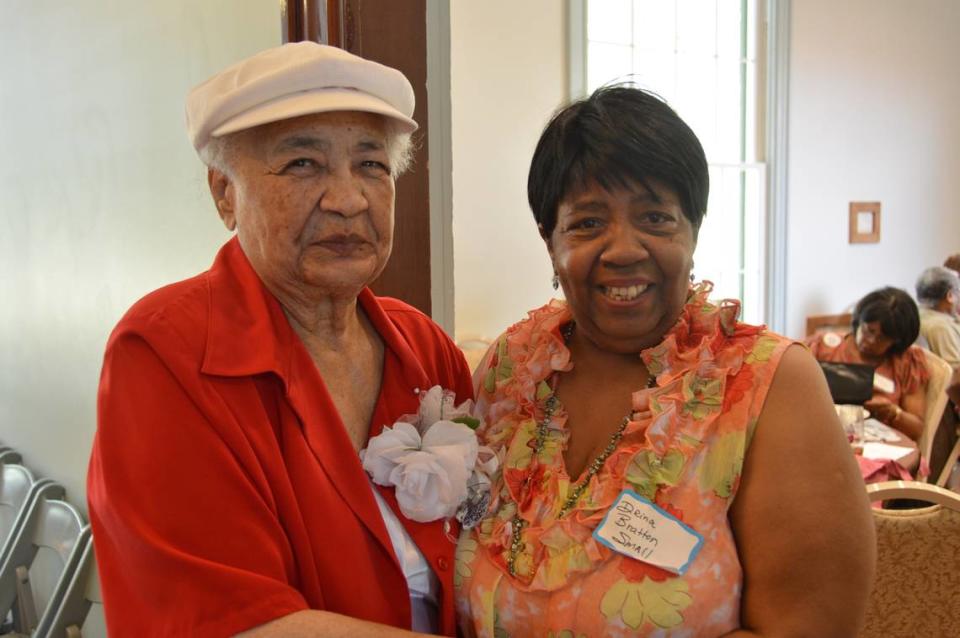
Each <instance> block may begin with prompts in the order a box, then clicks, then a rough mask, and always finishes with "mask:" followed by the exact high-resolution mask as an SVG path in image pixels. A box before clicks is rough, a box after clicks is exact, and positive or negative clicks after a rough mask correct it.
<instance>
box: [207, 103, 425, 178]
mask: <svg viewBox="0 0 960 638" xmlns="http://www.w3.org/2000/svg"><path fill="white" fill-rule="evenodd" d="M384 121H385V122H386V135H387V142H386V144H387V149H386V150H387V157H389V158H390V174H391V175H392V176H393V178H394V179H397V178H398V177H400V176H401V175H403V174H404V173H405V172H407V169H409V168H410V165H411V164H412V163H413V152H414V147H413V141H412V139H411V137H410V133H405V132H403V131H402V130H401V129H400V126H399V125H398V124H396V123H394V121H393V120H390V119H386V118H385V119H384ZM248 130H249V129H248ZM246 132H247V131H237V132H236V133H229V134H227V135H222V136H220V137H211V138H210V141H209V142H207V144H206V145H205V146H204V147H203V148H201V149H200V151H199V153H200V159H201V160H202V161H203V163H204V164H205V165H206V166H207V167H208V168H213V169H216V170H218V171H220V172H221V173H224V174H226V175H230V166H231V161H232V160H233V158H234V156H235V154H236V152H237V147H238V146H239V144H238V143H237V142H238V141H239V139H240V137H241V136H242V135H243V134H244V133H246Z"/></svg>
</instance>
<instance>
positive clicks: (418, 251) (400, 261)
mask: <svg viewBox="0 0 960 638" xmlns="http://www.w3.org/2000/svg"><path fill="white" fill-rule="evenodd" d="M426 6H427V5H426V0H390V1H389V2H383V1H381V0H342V4H341V8H342V10H343V14H342V15H343V19H342V24H343V45H344V46H343V48H345V49H346V50H347V51H350V52H351V53H355V54H357V55H360V56H363V57H364V58H367V59H368V60H374V61H376V62H380V63H381V64H386V65H387V66H391V67H393V68H395V69H399V70H400V71H402V72H403V74H404V75H406V76H407V79H409V80H410V84H411V85H413V91H414V95H415V97H416V108H415V109H414V112H413V119H415V120H416V121H417V122H418V123H419V124H420V128H419V129H418V130H417V132H416V133H414V139H413V142H414V149H415V153H414V161H413V165H412V168H411V170H410V171H409V172H407V173H406V174H405V175H403V176H402V177H401V178H400V179H399V180H397V197H396V215H395V220H396V221H395V225H394V232H393V254H392V256H391V257H390V262H389V263H388V264H387V267H386V269H385V270H384V271H383V273H382V274H381V275H380V277H379V278H378V279H377V281H375V282H374V283H373V286H372V288H373V290H374V291H375V292H376V293H377V294H378V295H386V296H389V297H397V298H398V299H402V300H403V301H406V302H407V303H409V304H411V305H413V306H415V307H417V308H419V309H420V310H421V311H423V312H424V313H426V314H428V315H429V314H430V310H431V285H430V282H431V279H430V180H429V175H430V171H429V168H430V166H429V154H428V151H427V147H428V139H427V136H428V131H427V9H426Z"/></svg>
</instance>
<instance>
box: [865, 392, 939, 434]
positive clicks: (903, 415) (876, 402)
mask: <svg viewBox="0 0 960 638" xmlns="http://www.w3.org/2000/svg"><path fill="white" fill-rule="evenodd" d="M901 402H902V404H903V405H902V406H901V405H897V404H896V403H893V402H892V401H890V400H889V399H886V398H884V397H875V398H873V399H870V400H869V401H867V402H866V403H864V404H863V407H865V408H866V409H867V411H868V412H870V416H872V417H873V418H875V419H877V420H878V421H881V422H883V423H886V424H887V425H889V426H890V427H892V428H894V429H895V430H899V431H901V432H903V433H904V434H906V435H907V436H909V437H910V438H911V439H913V440H914V441H917V440H919V439H920V436H921V435H922V434H923V425H924V423H923V415H924V412H925V411H926V407H927V398H926V394H925V390H924V389H923V388H921V389H918V390H917V391H916V392H913V393H912V394H908V395H904V396H903V397H902V398H901Z"/></svg>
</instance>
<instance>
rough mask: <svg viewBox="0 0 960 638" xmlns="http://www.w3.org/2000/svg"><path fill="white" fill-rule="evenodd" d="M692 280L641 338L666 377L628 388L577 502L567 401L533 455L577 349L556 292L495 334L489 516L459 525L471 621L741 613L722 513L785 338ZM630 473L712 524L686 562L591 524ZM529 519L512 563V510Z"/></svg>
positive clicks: (685, 623)
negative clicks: (616, 425)
mask: <svg viewBox="0 0 960 638" xmlns="http://www.w3.org/2000/svg"><path fill="white" fill-rule="evenodd" d="M710 290H711V286H710V284H709V283H703V284H700V285H698V286H696V287H694V288H692V289H691V292H690V296H689V298H688V302H687V304H686V306H685V308H684V311H683V313H682V315H681V317H680V319H679V320H678V322H677V324H676V325H675V326H674V327H673V328H672V329H671V331H670V332H669V333H668V334H667V336H666V337H665V338H664V340H663V341H662V342H661V343H660V344H659V345H657V346H655V347H653V348H649V349H647V350H644V351H643V352H641V353H640V356H641V357H642V358H643V360H644V362H645V363H646V365H647V367H648V369H649V370H650V371H651V373H652V374H655V375H656V377H657V387H655V388H652V389H645V388H643V389H638V390H637V391H636V392H634V393H633V395H632V402H633V410H634V411H633V414H632V415H631V420H630V421H629V423H628V424H627V426H626V429H625V430H624V435H623V438H622V439H621V441H620V444H619V445H618V446H617V448H616V450H615V451H614V452H613V453H612V454H611V455H610V456H609V457H608V458H607V460H606V462H605V463H604V464H603V466H602V467H601V468H600V470H599V471H598V472H597V474H596V475H595V476H594V477H593V478H592V480H591V481H590V482H589V484H588V485H587V487H586V489H585V491H584V492H583V495H582V496H581V498H580V499H579V501H578V502H577V504H576V505H575V506H574V507H573V508H572V509H571V510H570V511H569V512H568V513H567V514H566V515H565V516H563V517H560V518H558V514H559V512H560V510H561V508H562V507H563V503H564V501H565V500H566V498H567V495H568V494H569V493H570V491H571V490H572V489H573V485H574V483H573V482H572V481H571V479H570V477H568V476H567V473H566V470H565V467H564V462H563V450H564V448H565V446H566V442H567V439H568V436H569V433H568V430H567V428H566V413H565V412H564V410H563V409H562V407H561V408H560V409H558V410H556V411H555V412H554V416H553V417H552V419H551V420H550V422H549V426H548V429H547V435H546V438H545V440H544V443H543V445H542V446H541V451H540V453H539V454H538V455H536V458H534V449H535V448H536V447H537V446H536V445H535V444H534V441H535V437H536V430H537V425H538V423H539V422H540V421H541V420H542V418H543V412H544V404H545V402H546V400H547V399H548V398H549V397H550V396H551V395H552V393H553V390H552V385H553V384H552V381H553V380H554V379H555V375H557V374H558V373H560V372H564V371H568V370H570V369H571V368H572V366H573V362H572V361H571V359H570V352H569V351H568V350H567V348H566V346H565V344H564V340H563V338H562V336H561V332H560V328H561V326H562V325H564V324H566V323H567V322H569V321H570V318H571V316H570V311H569V309H568V308H567V306H566V305H565V304H564V303H562V302H558V301H553V302H551V303H550V304H548V305H546V306H544V307H542V308H539V309H537V310H534V311H533V312H531V313H530V314H529V316H528V318H527V319H525V320H523V321H521V322H519V323H517V324H515V325H514V326H512V327H511V328H510V329H509V330H507V332H506V333H505V334H504V335H503V336H502V337H501V338H500V339H499V340H498V342H497V343H496V344H495V346H494V347H493V351H492V352H491V354H490V356H488V357H487V361H486V362H485V363H484V364H483V365H482V366H481V368H480V369H479V370H478V371H477V374H476V375H475V377H474V380H475V382H477V383H478V385H479V387H478V389H477V409H478V410H479V413H480V416H482V417H483V418H484V422H485V425H484V426H483V430H482V434H481V439H482V441H481V442H482V443H485V444H486V445H489V446H491V447H492V448H493V449H494V450H496V451H497V453H498V455H499V457H500V460H501V465H500V471H499V472H498V474H497V475H496V476H494V477H493V481H494V484H493V499H492V501H491V504H490V508H489V510H488V513H487V517H486V518H485V519H484V520H483V521H482V522H481V523H480V525H478V526H477V527H476V528H474V529H473V530H471V531H470V532H464V534H463V535H462V536H461V538H460V543H459V546H458V550H457V565H456V572H455V575H454V583H455V588H456V592H457V614H458V617H459V619H460V620H459V623H460V629H461V632H462V633H463V634H464V635H466V636H482V637H489V638H494V637H496V638H503V637H507V636H516V637H519V636H550V637H560V636H563V637H570V638H577V637H580V636H637V635H640V636H718V635H720V634H723V633H725V632H728V631H731V630H733V629H735V628H737V626H738V624H739V616H740V593H741V588H742V581H743V574H742V570H741V567H740V561H739V559H738V556H737V548H736V545H735V542H734V538H733V533H732V531H731V529H730V523H729V521H728V518H727V512H728V510H729V508H730V504H731V503H732V502H733V499H734V497H735V496H736V493H737V488H738V486H739V483H740V470H741V468H742V466H743V459H744V454H745V453H746V451H747V447H748V444H749V440H750V436H751V435H752V432H753V427H754V426H755V424H756V421H757V418H758V416H759V414H760V411H761V409H762V408H763V403H764V399H765V397H766V394H767V390H768V389H769V387H770V383H771V381H772V378H773V375H774V372H775V371H776V368H777V365H778V362H779V360H780V357H781V356H782V354H783V352H784V351H785V350H786V348H787V347H788V346H789V345H790V343H791V342H790V341H789V340H787V339H785V338H783V337H780V336H778V335H774V334H771V333H769V332H767V331H766V330H765V329H764V328H763V327H755V326H749V325H745V324H742V323H738V322H737V316H738V314H739V304H738V303H737V302H735V301H724V302H721V303H719V304H715V303H711V302H709V301H708V300H707V295H708V293H709V292H710ZM624 489H631V490H633V491H635V492H637V493H638V494H639V495H641V496H642V497H644V498H646V499H649V500H650V501H652V502H654V503H655V504H656V505H658V506H659V507H661V508H662V509H664V510H666V511H668V512H670V513H671V514H673V515H674V516H676V517H677V518H679V519H680V520H681V521H683V522H684V524H686V525H688V526H690V527H692V528H693V529H694V530H696V531H697V532H698V533H699V534H701V535H702V536H703V537H704V544H703V546H702V548H701V550H700V552H699V554H698V555H697V556H696V558H695V559H694V560H693V562H692V563H691V564H690V566H689V569H688V570H687V571H686V572H685V574H684V575H683V576H678V575H675V574H673V573H671V572H668V571H665V570H663V569H660V568H657V567H654V566H652V565H648V564H646V563H643V562H641V561H639V560H635V559H632V558H627V557H624V556H622V555H621V554H619V553H616V552H613V551H611V550H609V549H607V547H606V546H605V545H603V544H601V543H600V542H598V541H597V540H596V539H595V538H594V537H593V536H592V535H591V534H592V533H593V531H594V529H595V528H596V527H597V525H598V524H599V522H600V521H601V520H602V519H603V517H604V515H605V514H606V513H607V511H608V510H609V509H610V507H611V504H612V503H613V502H614V500H615V499H616V498H617V496H618V495H619V494H620V493H621V491H622V490H624ZM518 507H519V510H520V516H521V517H522V518H523V519H524V520H525V521H526V524H525V526H524V527H523V528H522V534H521V540H522V544H523V547H522V549H521V550H520V551H518V552H516V554H515V557H514V561H515V562H514V570H515V573H516V575H515V576H512V575H510V573H509V569H508V567H507V563H508V560H509V559H510V555H511V541H512V537H513V530H512V520H513V517H514V515H515V514H516V512H517V509H518Z"/></svg>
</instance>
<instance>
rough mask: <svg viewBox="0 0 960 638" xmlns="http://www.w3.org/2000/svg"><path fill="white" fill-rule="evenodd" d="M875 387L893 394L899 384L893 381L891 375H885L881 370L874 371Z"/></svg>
mask: <svg viewBox="0 0 960 638" xmlns="http://www.w3.org/2000/svg"><path fill="white" fill-rule="evenodd" d="M873 387H874V388H876V389H877V390H879V391H880V392H884V393H886V394H893V391H894V390H896V389H897V384H895V383H894V382H893V379H891V378H890V377H887V376H884V375H882V374H880V373H879V372H874V373H873Z"/></svg>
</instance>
